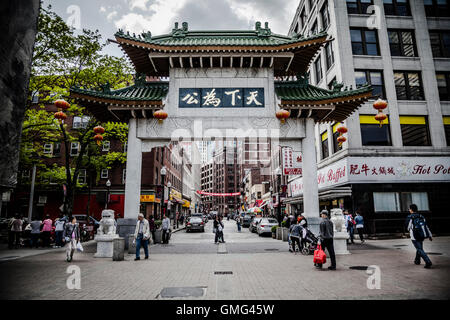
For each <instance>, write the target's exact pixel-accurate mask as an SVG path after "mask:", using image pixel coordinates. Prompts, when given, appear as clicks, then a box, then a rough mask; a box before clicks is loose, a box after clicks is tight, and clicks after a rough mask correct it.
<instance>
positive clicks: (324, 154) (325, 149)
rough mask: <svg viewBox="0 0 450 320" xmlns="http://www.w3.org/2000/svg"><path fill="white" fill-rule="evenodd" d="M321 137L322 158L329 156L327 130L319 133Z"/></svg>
mask: <svg viewBox="0 0 450 320" xmlns="http://www.w3.org/2000/svg"><path fill="white" fill-rule="evenodd" d="M321 137H322V144H321V147H322V159H326V158H328V157H329V155H330V153H329V152H328V132H327V131H325V132H324V133H322V135H321Z"/></svg>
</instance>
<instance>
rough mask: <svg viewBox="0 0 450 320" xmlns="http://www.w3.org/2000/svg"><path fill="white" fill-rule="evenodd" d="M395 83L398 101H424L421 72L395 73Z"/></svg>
mask: <svg viewBox="0 0 450 320" xmlns="http://www.w3.org/2000/svg"><path fill="white" fill-rule="evenodd" d="M394 83H395V91H396V92H397V99H398V100H424V94H423V87H422V80H421V78H420V73H419V72H403V71H394Z"/></svg>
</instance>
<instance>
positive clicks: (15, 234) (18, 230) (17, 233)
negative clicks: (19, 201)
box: [10, 215, 23, 249]
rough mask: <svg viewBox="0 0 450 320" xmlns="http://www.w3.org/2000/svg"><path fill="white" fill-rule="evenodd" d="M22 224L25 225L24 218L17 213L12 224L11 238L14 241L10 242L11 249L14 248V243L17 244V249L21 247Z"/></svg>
mask: <svg viewBox="0 0 450 320" xmlns="http://www.w3.org/2000/svg"><path fill="white" fill-rule="evenodd" d="M22 226H23V221H22V219H20V216H19V215H16V217H15V218H14V220H13V222H12V224H11V229H10V231H11V239H12V241H11V240H10V241H11V242H10V249H12V247H13V245H14V246H15V248H16V249H19V248H20V237H21V235H22Z"/></svg>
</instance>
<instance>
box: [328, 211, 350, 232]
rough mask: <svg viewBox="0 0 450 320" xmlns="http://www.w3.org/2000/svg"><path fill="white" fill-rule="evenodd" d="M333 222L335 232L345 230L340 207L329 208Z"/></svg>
mask: <svg viewBox="0 0 450 320" xmlns="http://www.w3.org/2000/svg"><path fill="white" fill-rule="evenodd" d="M330 220H331V221H332V222H333V225H334V231H335V232H346V231H347V230H346V229H345V218H344V213H343V212H342V209H331V218H330Z"/></svg>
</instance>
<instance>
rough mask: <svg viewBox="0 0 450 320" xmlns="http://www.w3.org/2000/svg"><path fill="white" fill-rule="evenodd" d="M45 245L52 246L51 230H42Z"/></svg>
mask: <svg viewBox="0 0 450 320" xmlns="http://www.w3.org/2000/svg"><path fill="white" fill-rule="evenodd" d="M42 240H43V244H42V246H43V247H50V231H42Z"/></svg>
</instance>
